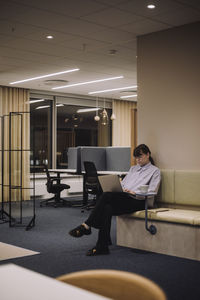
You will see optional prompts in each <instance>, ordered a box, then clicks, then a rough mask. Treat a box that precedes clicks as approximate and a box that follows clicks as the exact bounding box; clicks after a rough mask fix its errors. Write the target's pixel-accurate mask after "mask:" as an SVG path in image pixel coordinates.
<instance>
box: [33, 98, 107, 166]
mask: <svg viewBox="0 0 200 300" xmlns="http://www.w3.org/2000/svg"><path fill="white" fill-rule="evenodd" d="M37 100H42V101H40V102H39V101H37ZM63 102H64V101H59V99H56V97H54V98H53V99H52V100H49V99H45V98H43V99H41V98H40V97H37V98H36V97H35V98H34V97H33V96H32V97H31V98H30V113H31V114H30V141H31V143H30V144H31V158H30V163H31V165H33V164H35V165H41V164H44V163H45V164H47V165H48V167H49V168H64V169H67V168H68V161H67V151H68V148H69V147H77V146H111V143H112V136H111V132H112V121H111V120H110V116H111V113H112V109H111V104H110V106H107V107H106V109H105V103H102V104H101V106H99V107H98V111H95V110H94V109H96V108H97V107H96V103H95V101H92V104H93V107H92V105H91V101H90V103H89V102H87V101H85V102H86V105H81V104H82V103H83V102H84V101H78V103H77V101H73V102H74V103H73V104H72V103H63ZM71 102H72V101H71ZM80 102H82V103H80ZM88 103H89V105H87V104H88ZM84 104H85V103H84ZM92 109H93V110H92ZM104 109H105V110H104ZM103 111H104V113H103ZM105 111H106V114H107V115H105ZM97 115H98V117H99V118H97V119H99V120H98V121H95V119H96V118H95V116H97ZM54 156H55V157H54Z"/></svg>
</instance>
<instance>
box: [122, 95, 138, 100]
mask: <svg viewBox="0 0 200 300" xmlns="http://www.w3.org/2000/svg"><path fill="white" fill-rule="evenodd" d="M133 97H137V95H128V96H121V97H120V98H122V99H125V98H133Z"/></svg>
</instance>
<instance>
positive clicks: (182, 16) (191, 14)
mask: <svg viewBox="0 0 200 300" xmlns="http://www.w3.org/2000/svg"><path fill="white" fill-rule="evenodd" d="M154 19H156V20H158V21H160V20H161V21H162V22H166V23H169V24H171V25H173V26H178V25H182V24H187V23H190V22H196V21H200V11H199V12H197V11H195V10H194V9H191V8H189V9H188V8H187V9H186V8H182V9H181V10H178V11H174V12H171V13H167V14H160V15H158V16H155V18H154Z"/></svg>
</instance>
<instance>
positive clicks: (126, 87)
mask: <svg viewBox="0 0 200 300" xmlns="http://www.w3.org/2000/svg"><path fill="white" fill-rule="evenodd" d="M133 88H137V85H132V86H125V87H121V88H116V89H109V90H103V91H95V92H89V93H88V94H90V95H92V94H100V93H106V92H112V91H119V90H127V89H133Z"/></svg>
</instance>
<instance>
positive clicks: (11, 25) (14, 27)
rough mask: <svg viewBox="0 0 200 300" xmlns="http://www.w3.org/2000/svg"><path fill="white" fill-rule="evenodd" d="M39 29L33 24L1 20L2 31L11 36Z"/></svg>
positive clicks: (21, 35)
mask: <svg viewBox="0 0 200 300" xmlns="http://www.w3.org/2000/svg"><path fill="white" fill-rule="evenodd" d="M37 31H38V28H37V27H35V26H31V25H26V26H24V24H21V23H18V22H15V21H6V20H5V21H3V20H0V33H3V34H5V35H8V36H10V37H23V36H25V35H26V34H32V33H35V32H37Z"/></svg>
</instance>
